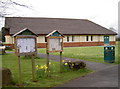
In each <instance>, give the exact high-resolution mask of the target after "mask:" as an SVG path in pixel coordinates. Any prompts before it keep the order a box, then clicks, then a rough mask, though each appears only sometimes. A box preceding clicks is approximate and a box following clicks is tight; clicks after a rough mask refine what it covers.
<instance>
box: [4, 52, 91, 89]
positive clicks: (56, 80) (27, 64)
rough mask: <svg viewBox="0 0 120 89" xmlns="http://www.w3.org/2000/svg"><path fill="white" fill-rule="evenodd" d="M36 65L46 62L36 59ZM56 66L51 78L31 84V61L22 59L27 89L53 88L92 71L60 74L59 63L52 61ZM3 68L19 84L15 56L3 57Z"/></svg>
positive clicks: (82, 70) (23, 75)
mask: <svg viewBox="0 0 120 89" xmlns="http://www.w3.org/2000/svg"><path fill="white" fill-rule="evenodd" d="M35 61H36V65H44V64H45V62H46V60H45V59H41V58H37V59H35ZM51 63H54V64H55V68H54V71H55V72H54V73H52V74H51V77H48V78H41V79H39V80H38V82H31V78H32V75H31V70H32V69H31V60H30V59H25V58H24V57H21V69H22V82H23V83H24V86H25V87H53V86H56V85H58V84H62V83H65V82H67V81H68V80H71V79H74V78H77V77H80V76H84V75H86V74H88V73H91V72H92V71H90V70H88V69H81V70H80V71H70V72H65V73H59V63H58V62H55V61H51ZM2 65H3V68H9V69H10V70H11V72H12V77H13V80H14V82H15V83H18V60H17V57H16V56H15V55H14V54H5V55H3V56H2Z"/></svg>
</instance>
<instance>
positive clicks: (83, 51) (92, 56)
mask: <svg viewBox="0 0 120 89" xmlns="http://www.w3.org/2000/svg"><path fill="white" fill-rule="evenodd" d="M38 52H39V53H45V52H46V49H38ZM51 54H53V55H59V53H51ZM63 57H69V58H75V59H82V60H87V61H93V62H99V63H105V62H104V46H89V47H66V48H64V52H63ZM113 64H118V42H117V44H116V46H115V63H113Z"/></svg>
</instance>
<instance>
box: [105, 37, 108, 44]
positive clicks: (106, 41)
mask: <svg viewBox="0 0 120 89" xmlns="http://www.w3.org/2000/svg"><path fill="white" fill-rule="evenodd" d="M104 44H109V36H104Z"/></svg>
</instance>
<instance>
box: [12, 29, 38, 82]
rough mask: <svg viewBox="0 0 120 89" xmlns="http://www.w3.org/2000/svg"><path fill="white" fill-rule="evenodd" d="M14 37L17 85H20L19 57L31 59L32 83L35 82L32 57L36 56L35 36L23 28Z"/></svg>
mask: <svg viewBox="0 0 120 89" xmlns="http://www.w3.org/2000/svg"><path fill="white" fill-rule="evenodd" d="M13 36H14V42H15V45H14V46H15V54H16V56H18V71H19V83H20V84H21V80H22V72H21V62H20V56H31V58H32V61H31V62H32V81H35V59H34V56H35V55H36V54H37V47H36V36H37V35H36V34H35V33H33V32H32V31H30V30H29V29H27V28H25V29H23V30H21V31H19V32H17V33H16V34H14V35H13Z"/></svg>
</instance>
